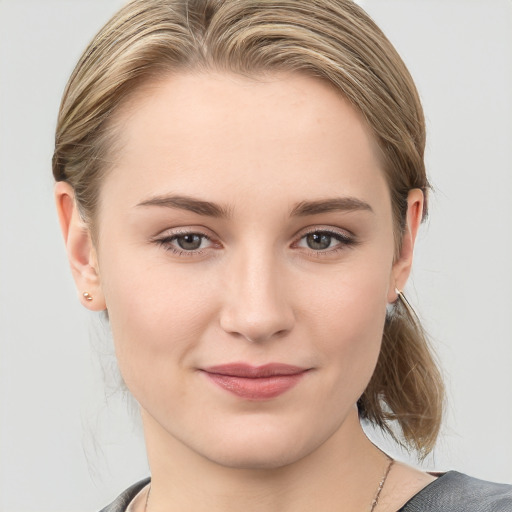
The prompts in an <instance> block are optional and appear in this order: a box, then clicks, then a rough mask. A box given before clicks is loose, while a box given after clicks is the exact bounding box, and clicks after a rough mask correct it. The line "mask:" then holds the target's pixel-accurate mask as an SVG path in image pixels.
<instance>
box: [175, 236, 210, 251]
mask: <svg viewBox="0 0 512 512" xmlns="http://www.w3.org/2000/svg"><path fill="white" fill-rule="evenodd" d="M203 238H204V237H203V236H202V235H196V234H193V233H191V234H189V235H180V236H177V237H176V238H175V240H176V243H177V244H178V246H179V247H180V248H181V249H183V250H184V251H195V250H197V249H199V248H200V247H201V244H202V242H203Z"/></svg>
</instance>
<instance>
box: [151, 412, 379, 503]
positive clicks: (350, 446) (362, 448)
mask: <svg viewBox="0 0 512 512" xmlns="http://www.w3.org/2000/svg"><path fill="white" fill-rule="evenodd" d="M143 422H144V430H145V435H146V444H147V450H148V459H149V464H150V468H151V473H152V483H151V498H150V505H149V507H148V512H160V511H166V512H174V511H181V510H194V512H203V511H204V512H206V511H208V512H217V511H219V512H220V511H222V512H230V511H232V510H233V511H234V510H237V511H238V510H244V511H245V512H252V511H256V510H257V511H260V510H266V511H269V512H274V511H275V512H277V511H279V512H290V511H293V512H302V511H304V512H305V511H310V510H315V511H317V512H327V511H329V512H331V511H332V510H336V509H344V510H370V508H371V504H372V501H373V498H374V496H375V493H376V491H377V488H378V485H379V482H380V481H381V479H382V475H383V472H384V470H385V468H386V466H387V464H388V461H387V458H386V456H385V455H384V454H383V453H382V452H381V451H380V450H378V449H377V448H376V447H375V446H374V445H373V444H372V443H370V441H368V439H367V438H366V436H365V434H364V432H363V430H362V428H361V426H360V424H359V420H358V417H357V411H355V410H354V411H353V412H352V413H351V414H350V415H349V417H348V418H347V419H346V420H345V422H344V423H343V425H342V426H341V427H340V428H339V429H338V430H337V431H336V432H335V433H334V434H333V435H332V436H331V437H330V438H329V439H328V440H327V441H326V442H324V443H323V444H322V445H321V446H319V447H318V448H317V449H316V450H315V451H314V452H312V453H310V454H308V455H307V456H305V457H303V458H301V459H300V460H297V461H295V462H293V463H291V464H287V465H284V466H281V467H279V466H278V467H272V468H263V469H262V468H247V467H244V468H240V467H226V466H225V465H220V464H218V463H216V462H215V461H211V460H208V459H206V458H204V457H203V456H201V455H200V454H198V453H196V452H194V451H193V450H191V449H190V448H189V447H187V446H186V445H184V444H183V443H181V442H180V441H178V440H177V439H175V438H174V437H172V436H171V435H170V434H169V433H168V432H166V431H164V430H163V429H162V428H161V427H160V426H159V425H158V424H157V423H156V422H155V421H154V420H153V419H152V418H151V417H149V416H148V415H147V414H145V413H144V412H143Z"/></svg>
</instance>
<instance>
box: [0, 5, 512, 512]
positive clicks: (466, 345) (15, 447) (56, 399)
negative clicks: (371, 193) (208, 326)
mask: <svg viewBox="0 0 512 512" xmlns="http://www.w3.org/2000/svg"><path fill="white" fill-rule="evenodd" d="M121 3H122V2H121V0H53V1H51V0H32V1H30V0H3V1H1V0H0V180H1V181H0V343H1V344H0V510H1V511H3V512H50V511H51V512H72V511H77V512H85V511H94V510H98V509H100V508H101V506H103V505H105V504H106V503H107V502H108V501H109V500H111V499H112V498H113V497H114V496H115V495H116V494H117V493H118V492H119V491H121V489H123V488H124V487H126V486H128V485H129V484H130V483H132V482H133V481H135V480H136V479H139V478H142V477H143V476H145V475H146V474H147V464H146V462H145V455H144V449H143V440H142V435H141V433H140V428H139V425H138V421H137V419H136V414H135V413H133V411H132V412H129V409H130V407H129V400H128V399H126V398H125V397H123V395H122V393H115V387H116V376H115V370H114V369H113V368H114V366H115V365H114V364H113V360H112V354H111V349H110V345H109V340H108V334H107V331H108V329H107V327H106V326H104V325H102V324H101V323H100V322H98V320H97V318H96V317H94V315H89V314H87V313H86V312H85V311H83V310H82V309H81V307H80V305H79V303H78V300H77V299H76V292H75V290H74V287H73V284H72V281H71V277H70V272H69V271H68V268H67V263H66V258H65V254H64V248H63V244H62V241H61V238H60V233H59V230H58V226H57V220H56V215H55V213H54V207H53V199H52V185H53V183H52V179H51V169H50V159H51V155H52V139H53V130H54V126H55V119H56V115H57V110H58V105H59V101H60V95H61V93H62V90H63V87H64V85H65V82H66V80H67V77H68V76H69V74H70V72H71V70H72V68H73V66H74V64H75V62H76V60H77V59H78V57H79V55H80V53H81V51H82V50H83V49H84V47H85V45H86V43H87V42H88V41H89V40H90V39H91V37H92V36H93V34H94V33H95V32H96V31H97V30H98V29H99V27H100V26H101V25H102V24H103V22H105V21H106V20H107V18H108V17H109V16H110V15H111V14H112V13H113V12H114V11H115V9H116V8H117V7H118V6H120V5H121ZM363 3H364V6H365V7H366V9H367V10H368V11H369V12H370V14H372V15H373V16H374V18H375V19H376V21H377V22H378V23H379V24H380V25H381V27H382V28H383V29H384V31H385V32H386V33H387V35H388V36H389V38H390V39H391V40H392V41H393V42H394V43H395V45H396V46H397V48H398V50H399V51H400V53H401V54H402V56H403V57H404V59H405V61H406V63H407V64H408V66H409V68H410V70H411V72H412V74H413V76H414V77H415V79H416V81H417V84H418V87H419V90H420V93H421V96H422V98H423V101H424V106H425V110H426V115H427V123H428V130H429V143H428V155H427V163H428V168H429V172H430V176H431V179H432V181H433V184H434V186H435V189H436V192H435V194H434V195H433V197H432V201H431V216H430V220H429V221H428V222H427V223H426V225H425V226H424V227H423V231H422V234H421V236H420V241H419V244H418V248H417V255H416V257H417V260H416V268H415V272H414V277H413V280H412V282H411V283H410V285H409V286H408V289H407V292H408V293H409V295H410V296H411V298H412V301H413V303H414V304H416V306H417V307H418V310H419V312H420V314H421V316H422V317H423V319H424V320H425V322H426V326H427V328H428V330H429V332H430V333H431V335H432V338H433V340H434V344H435V346H436V349H437V351H438V353H439V355H440V359H441V361H442V366H443V368H444V371H445V374H446V375H447V385H448V392H449V396H448V399H449V402H448V404H449V405H448V411H447V419H446V422H445V427H444V430H443V433H442V436H441V438H440V442H439V446H438V448H437V450H436V452H435V454H434V457H431V458H429V459H428V460H427V461H426V464H425V467H427V468H429V469H433V468H435V469H437V470H447V469H451V468H455V469H458V470H461V471H465V472H468V473H471V474H473V475H475V476H478V477H481V478H486V479H492V480H498V481H504V482H506V481H508V482H511V481H512V462H511V461H512V439H511V437H512V436H511V432H512V400H511V399H512V371H511V363H512V325H511V324H512V322H511V317H512V270H511V268H512V264H511V261H512V258H511V256H512V240H511V239H512V206H511V204H512V201H511V196H512V149H511V148H512V44H511V43H512V41H511V34H512V2H511V1H510V0H459V1H457V0H366V1H365V2H363ZM100 360H101V361H102V363H101V364H100V363H99V361H100ZM104 381H105V384H104ZM402 456H403V454H402Z"/></svg>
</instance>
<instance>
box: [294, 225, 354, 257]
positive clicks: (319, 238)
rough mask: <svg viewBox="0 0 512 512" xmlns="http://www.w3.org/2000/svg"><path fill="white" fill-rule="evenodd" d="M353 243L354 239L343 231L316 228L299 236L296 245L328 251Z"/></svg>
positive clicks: (317, 250)
mask: <svg viewBox="0 0 512 512" xmlns="http://www.w3.org/2000/svg"><path fill="white" fill-rule="evenodd" d="M353 244H355V240H354V239H353V238H351V237H350V236H348V235H345V234H343V233H339V232H335V231H328V230H316V231H311V232H309V233H306V234H305V235H303V236H302V237H301V239H300V240H299V242H298V244H297V246H298V247H304V248H307V249H311V250H312V251H315V252H328V251H329V250H336V249H341V248H343V247H346V246H350V245H353Z"/></svg>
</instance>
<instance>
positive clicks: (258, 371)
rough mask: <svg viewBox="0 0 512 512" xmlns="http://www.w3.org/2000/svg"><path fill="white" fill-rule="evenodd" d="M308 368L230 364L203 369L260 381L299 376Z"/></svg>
mask: <svg viewBox="0 0 512 512" xmlns="http://www.w3.org/2000/svg"><path fill="white" fill-rule="evenodd" d="M307 370H308V368H301V367H300V366H293V365H290V364H283V363H269V364H264V365H262V366H252V365H250V364H247V363H230V364H220V365H216V366H209V367H208V368H203V371H205V372H207V373H213V374H217V375H226V376H230V377H245V378H247V379H258V378H263V377H276V376H280V375H283V376H285V375H297V374H299V373H303V372H305V371H307Z"/></svg>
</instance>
